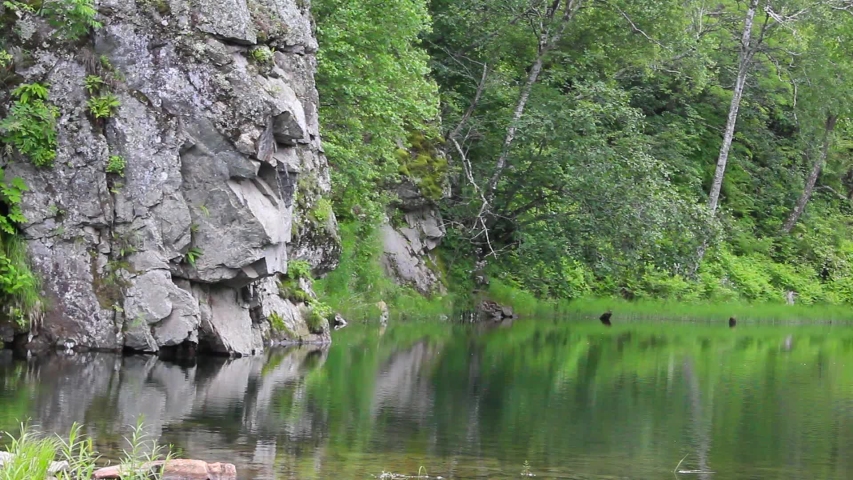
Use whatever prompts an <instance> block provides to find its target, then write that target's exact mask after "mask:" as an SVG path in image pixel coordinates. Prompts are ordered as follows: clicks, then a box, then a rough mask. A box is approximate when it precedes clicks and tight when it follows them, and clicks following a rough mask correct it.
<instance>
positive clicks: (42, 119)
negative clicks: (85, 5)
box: [0, 83, 59, 167]
mask: <svg viewBox="0 0 853 480" xmlns="http://www.w3.org/2000/svg"><path fill="white" fill-rule="evenodd" d="M48 93H49V90H48V87H47V86H46V85H44V84H41V83H27V84H22V85H19V86H18V87H17V88H15V89H14V90H13V91H12V97H13V98H14V99H15V100H14V101H13V103H12V106H11V108H10V109H9V113H8V115H7V116H6V118H4V119H3V120H0V141H2V142H3V143H5V144H6V145H7V146H9V147H12V148H14V149H15V150H17V151H18V152H19V153H20V154H21V155H24V156H25V157H27V158H28V159H29V160H30V161H31V162H33V164H35V165H36V166H39V167H49V166H52V165H53V160H54V159H55V158H56V118H57V117H58V116H59V110H58V109H57V108H56V107H54V106H53V105H50V104H49V103H48V101H47V98H48Z"/></svg>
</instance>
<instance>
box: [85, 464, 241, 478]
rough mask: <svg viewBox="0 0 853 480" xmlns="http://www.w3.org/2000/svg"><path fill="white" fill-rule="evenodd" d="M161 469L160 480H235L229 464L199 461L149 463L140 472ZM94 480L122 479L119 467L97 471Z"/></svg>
mask: <svg viewBox="0 0 853 480" xmlns="http://www.w3.org/2000/svg"><path fill="white" fill-rule="evenodd" d="M160 467H162V468H163V472H162V476H161V477H160V478H161V479H162V480H237V467H235V466H234V465H232V464H230V463H207V462H203V461H201V460H169V461H168V462H164V461H159V462H149V463H146V464H144V465H143V466H142V468H141V469H140V470H142V471H146V470H147V471H155V470H159V469H160ZM92 478H93V479H95V480H107V479H120V478H122V471H121V467H107V468H102V469H100V470H97V471H96V472H95V474H94V476H93V477H92Z"/></svg>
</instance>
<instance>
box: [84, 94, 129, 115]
mask: <svg viewBox="0 0 853 480" xmlns="http://www.w3.org/2000/svg"><path fill="white" fill-rule="evenodd" d="M86 104H87V105H88V106H89V113H91V114H92V116H93V117H95V118H96V119H102V118H109V117H112V116H113V114H114V113H115V111H116V110H117V109H118V108H119V107H120V106H121V102H119V100H118V97H117V96H115V94H113V93H104V94H100V95H97V96H93V97H91V98H89V101H88V102H87V103H86Z"/></svg>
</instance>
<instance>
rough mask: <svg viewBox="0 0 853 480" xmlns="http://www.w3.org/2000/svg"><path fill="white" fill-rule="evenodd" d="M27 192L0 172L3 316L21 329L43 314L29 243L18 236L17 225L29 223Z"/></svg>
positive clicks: (0, 307)
mask: <svg viewBox="0 0 853 480" xmlns="http://www.w3.org/2000/svg"><path fill="white" fill-rule="evenodd" d="M25 191H27V186H26V185H25V184H24V182H23V181H22V180H21V179H20V178H14V179H12V180H11V181H9V182H7V181H6V180H5V179H4V171H3V170H2V169H0V317H5V318H8V319H11V320H13V321H15V322H16V323H17V325H18V326H19V327H20V328H21V329H23V328H26V327H27V326H28V323H29V322H30V321H31V320H32V319H33V318H35V317H36V316H38V315H39V314H40V311H41V301H40V298H39V282H38V279H37V278H36V276H35V275H34V274H33V272H32V270H31V269H30V266H29V262H28V259H27V249H26V244H25V242H24V241H23V240H22V239H21V238H20V237H19V236H18V235H17V232H18V230H17V226H18V225H19V224H21V223H23V222H25V221H26V219H25V218H24V215H23V213H22V211H21V200H22V195H23V192H25ZM4 211H5V213H4Z"/></svg>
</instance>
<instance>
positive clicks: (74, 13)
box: [42, 0, 102, 40]
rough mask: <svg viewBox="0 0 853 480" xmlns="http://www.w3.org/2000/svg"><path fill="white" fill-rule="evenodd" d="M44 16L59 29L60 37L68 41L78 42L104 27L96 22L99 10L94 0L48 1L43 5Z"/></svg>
mask: <svg viewBox="0 0 853 480" xmlns="http://www.w3.org/2000/svg"><path fill="white" fill-rule="evenodd" d="M42 15H43V16H44V17H45V18H47V19H48V23H50V24H51V26H53V27H54V28H56V29H57V33H58V35H59V36H60V37H62V38H66V39H68V40H78V39H80V38H82V37H84V36H86V35H88V34H89V32H91V31H92V30H97V29H99V28H101V26H102V25H101V23H100V22H98V21H97V20H95V17H97V15H98V10H97V9H96V8H95V4H94V1H93V0H59V1H46V2H44V4H43V5H42Z"/></svg>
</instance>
